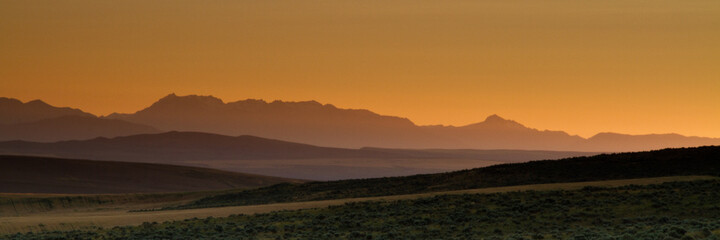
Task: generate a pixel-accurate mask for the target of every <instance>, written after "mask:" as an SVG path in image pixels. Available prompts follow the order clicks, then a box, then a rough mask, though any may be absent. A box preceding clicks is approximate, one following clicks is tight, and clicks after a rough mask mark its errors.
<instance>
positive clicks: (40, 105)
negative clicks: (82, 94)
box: [0, 97, 95, 124]
mask: <svg viewBox="0 0 720 240" xmlns="http://www.w3.org/2000/svg"><path fill="white" fill-rule="evenodd" d="M63 116H80V117H95V115H92V114H90V113H86V112H83V111H81V110H80V109H74V108H67V107H65V108H59V107H53V106H50V105H48V104H47V103H45V102H43V101H41V100H33V101H29V102H27V103H23V102H21V101H20V100H17V99H13V98H4V97H0V124H17V123H26V122H37V121H40V120H44V119H50V118H57V117H63Z"/></svg>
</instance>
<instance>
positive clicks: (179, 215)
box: [0, 176, 718, 238]
mask: <svg viewBox="0 0 720 240" xmlns="http://www.w3.org/2000/svg"><path fill="white" fill-rule="evenodd" d="M717 179H718V178H717V177H708V176H679V177H660V178H643V179H627V180H612V181H597V182H576V183H558V184H537V185H523V186H511V187H496V188H483V189H471V190H460V191H446V192H433V193H423V194H410V195H397V196H385V197H368V198H351V199H338V200H326V201H309V202H292V203H278V204H265V205H253V206H236V207H220V208H202V209H187V210H168V211H148V212H128V211H129V210H138V209H144V208H148V207H153V208H154V207H162V206H168V205H173V204H178V203H180V202H186V201H188V200H192V199H194V198H198V197H201V196H203V194H197V195H191V196H181V197H179V198H178V197H176V198H169V199H172V201H167V202H162V201H163V200H158V202H155V203H152V204H149V203H148V202H147V201H145V202H142V203H141V204H140V203H138V204H132V201H130V202H120V201H117V200H112V201H108V203H106V204H101V205H98V206H92V207H91V208H84V209H82V210H77V209H75V210H73V209H72V208H70V209H67V208H62V207H60V208H56V209H45V210H43V209H38V210H37V211H25V212H15V213H9V212H4V214H3V215H0V235H1V234H13V233H21V232H42V231H68V230H93V229H97V228H111V227H116V226H137V225H141V224H143V223H146V224H147V223H149V222H164V221H173V220H184V219H191V218H207V217H215V218H217V217H227V216H229V215H248V214H259V213H269V212H275V211H284V210H298V209H311V208H316V209H323V208H325V209H326V208H327V207H329V206H338V205H343V204H348V203H352V202H391V201H396V200H411V199H428V198H433V197H437V196H443V195H466V194H475V195H477V194H493V193H504V192H522V191H556V190H578V189H585V188H587V187H603V188H605V187H620V186H628V185H650V184H661V183H667V182H687V181H699V180H717ZM53 197H57V196H53ZM3 198H4V199H5V200H6V199H15V201H16V202H22V201H20V200H22V199H23V198H37V196H32V195H8V194H5V195H0V200H3ZM159 199H160V198H159ZM113 202H118V204H114V203H113ZM346 206H347V205H346ZM0 238H2V237H0Z"/></svg>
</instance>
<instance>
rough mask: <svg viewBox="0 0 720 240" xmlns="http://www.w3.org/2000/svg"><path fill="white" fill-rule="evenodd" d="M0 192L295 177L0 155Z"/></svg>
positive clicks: (145, 188) (174, 188)
mask: <svg viewBox="0 0 720 240" xmlns="http://www.w3.org/2000/svg"><path fill="white" fill-rule="evenodd" d="M0 166H2V167H1V168H0V192H2V193H141V192H187V191H207V190H223V189H235V188H254V187H261V186H268V185H273V184H277V183H283V182H294V183H299V182H302V181H300V180H292V179H284V178H277V177H267V176H259V175H253V174H244V173H234V172H226V171H220V170H214V169H206V168H197V167H183V166H173V165H163V164H148V163H128V162H108V161H90V160H76V159H60V158H47V157H28V156H6V155H0Z"/></svg>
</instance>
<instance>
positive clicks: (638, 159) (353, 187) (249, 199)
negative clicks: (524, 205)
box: [179, 146, 720, 208]
mask: <svg viewBox="0 0 720 240" xmlns="http://www.w3.org/2000/svg"><path fill="white" fill-rule="evenodd" d="M691 175H712V176H720V146H707V147H698V148H679V149H664V150H658V151H650V152H636V153H620V154H602V155H597V156H592V157H575V158H568V159H561V160H544V161H532V162H527V163H513V164H501V165H495V166H490V167H484V168H477V169H470V170H463V171H456V172H448V173H439V174H425V175H415V176H407V177H392V178H373V179H359V180H343V181H331V182H310V183H305V184H278V185H274V186H270V187H264V188H259V189H253V190H247V191H243V192H238V193H230V194H223V195H217V196H212V197H207V198H204V199H201V200H198V201H196V202H194V203H191V204H188V205H185V206H181V207H179V208H203V207H218V206H231V205H253V204H266V203H277V202H294V201H311V200H325V199H339V198H356V197H370V196H386V195H401V194H413V193H424V192H437V191H447V190H461V189H474V188H486V187H501V186H513V185H526V184H542V183H564V182H582V181H602V180H616V179H632V178H650V177H666V176H691Z"/></svg>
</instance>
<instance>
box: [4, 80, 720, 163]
mask: <svg viewBox="0 0 720 240" xmlns="http://www.w3.org/2000/svg"><path fill="white" fill-rule="evenodd" d="M0 113H1V115H0V140H26V141H45V142H51V141H60V140H77V139H90V138H95V137H116V136H128V135H134V134H142V133H158V132H167V131H193V132H206V133H214V134H222V135H230V136H239V135H253V136H259V137H263V138H270V139H278V140H283V141H290V142H299V143H306V144H311V145H317V146H327V147H340V148H361V147H382V148H454V149H528V150H559V151H594V152H620V151H640V150H651V149H658V148H668V147H693V146H702V145H719V144H720V138H704V137H686V136H682V135H678V134H650V135H627V134H619V133H600V134H597V135H595V136H593V137H590V138H587V139H585V138H582V137H580V136H576V135H570V134H568V133H566V132H563V131H549V130H538V129H534V128H529V127H526V126H524V125H523V124H520V123H518V122H516V121H513V120H508V119H504V118H502V117H500V116H498V115H491V116H489V117H487V118H486V119H485V120H484V121H482V122H478V123H475V124H470V125H466V126H419V125H416V124H414V123H413V122H412V121H410V120H409V119H407V118H401V117H394V116H383V115H379V114H376V113H373V112H371V111H369V110H363V109H342V108H337V107H335V106H333V105H331V104H321V103H318V102H316V101H303V102H284V101H273V102H266V101H263V100H256V99H247V100H242V101H236V102H228V103H225V102H224V101H222V100H221V99H219V98H216V97H213V96H198V95H189V96H177V95H175V94H170V95H167V96H165V97H163V98H161V99H160V100H158V101H157V102H155V103H153V104H152V105H150V106H149V107H147V108H145V109H142V110H140V111H137V112H135V113H129V114H128V113H113V114H110V115H108V116H102V117H98V116H94V115H92V114H90V113H86V112H83V111H82V110H79V109H72V108H57V107H53V106H51V105H48V104H46V103H44V102H42V101H39V100H35V101H30V102H27V103H22V102H20V101H18V100H15V99H10V98H0Z"/></svg>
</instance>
